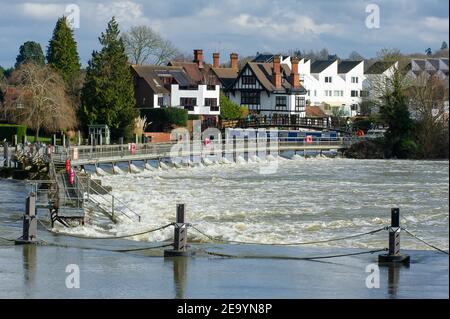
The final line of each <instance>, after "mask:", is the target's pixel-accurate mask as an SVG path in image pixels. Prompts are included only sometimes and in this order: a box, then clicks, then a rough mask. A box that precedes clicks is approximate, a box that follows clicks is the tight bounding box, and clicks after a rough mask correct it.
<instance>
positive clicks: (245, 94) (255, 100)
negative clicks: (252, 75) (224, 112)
mask: <svg viewBox="0 0 450 319" xmlns="http://www.w3.org/2000/svg"><path fill="white" fill-rule="evenodd" d="M241 104H242V105H249V104H253V105H259V104H260V95H259V92H251V91H242V92H241Z"/></svg>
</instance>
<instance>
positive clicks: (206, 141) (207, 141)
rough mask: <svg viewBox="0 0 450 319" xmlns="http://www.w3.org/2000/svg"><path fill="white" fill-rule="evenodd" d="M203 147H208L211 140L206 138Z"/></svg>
mask: <svg viewBox="0 0 450 319" xmlns="http://www.w3.org/2000/svg"><path fill="white" fill-rule="evenodd" d="M203 145H205V146H208V145H209V138H205V140H204V141H203Z"/></svg>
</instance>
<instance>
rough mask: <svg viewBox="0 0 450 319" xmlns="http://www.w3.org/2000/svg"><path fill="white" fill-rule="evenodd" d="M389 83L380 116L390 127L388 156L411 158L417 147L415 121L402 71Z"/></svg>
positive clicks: (386, 136)
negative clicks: (409, 107)
mask: <svg viewBox="0 0 450 319" xmlns="http://www.w3.org/2000/svg"><path fill="white" fill-rule="evenodd" d="M389 82H390V83H389V87H388V88H387V89H386V91H385V93H384V94H383V96H382V102H383V104H382V105H381V107H380V115H381V117H382V119H383V120H384V121H385V123H387V124H388V126H389V128H388V130H387V132H386V134H385V144H386V150H387V153H388V154H387V155H388V157H392V156H393V157H397V158H410V157H411V156H414V153H415V151H416V148H417V145H416V144H415V142H414V140H413V130H414V121H413V120H412V119H411V114H410V112H409V109H408V98H407V96H406V94H405V88H404V82H405V81H404V75H403V74H402V72H401V71H400V70H395V71H394V74H393V76H392V78H391V79H389Z"/></svg>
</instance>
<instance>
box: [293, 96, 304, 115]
mask: <svg viewBox="0 0 450 319" xmlns="http://www.w3.org/2000/svg"><path fill="white" fill-rule="evenodd" d="M305 105H306V104H305V98H304V97H301V96H296V97H295V111H296V112H301V111H304V108H305Z"/></svg>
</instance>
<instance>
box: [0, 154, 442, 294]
mask: <svg viewBox="0 0 450 319" xmlns="http://www.w3.org/2000/svg"><path fill="white" fill-rule="evenodd" d="M277 163H278V164H277V165H275V166H273V164H272V165H271V166H270V167H269V168H270V169H269V171H270V172H271V173H272V174H262V172H265V173H267V172H268V171H267V170H266V169H264V168H267V164H264V163H246V164H234V165H215V166H208V167H195V168H183V169H175V168H172V169H169V170H167V171H161V170H155V171H152V172H150V171H145V172H142V173H139V174H126V175H107V176H104V177H99V176H96V178H100V179H101V180H102V183H103V184H105V185H110V186H112V187H113V194H114V195H115V196H117V197H118V198H120V200H121V201H123V202H124V203H125V204H126V205H127V206H129V207H130V208H131V209H133V210H134V211H136V212H138V213H139V214H141V215H142V222H141V223H137V222H134V221H130V220H128V219H126V218H124V219H122V220H121V221H120V222H119V223H118V224H116V225H113V226H112V225H111V223H110V222H108V219H107V218H106V217H105V216H103V215H102V214H101V213H99V212H96V211H91V212H89V213H88V216H87V217H88V218H87V219H88V220H87V222H86V225H85V226H83V227H76V228H73V229H70V230H68V229H63V228H62V227H57V229H58V228H59V230H61V231H64V232H72V233H75V234H82V235H88V236H96V237H99V236H102V237H103V236H110V235H123V234H130V233H135V232H139V231H141V230H146V229H148V228H152V227H157V226H160V225H163V224H166V223H169V222H172V221H174V219H175V210H176V208H175V207H176V203H185V204H186V221H187V222H190V223H193V224H194V225H195V226H196V227H197V228H198V229H201V230H202V231H203V232H205V233H207V234H209V235H211V236H214V237H219V238H221V239H224V240H235V241H248V242H256V243H279V244H283V243H292V242H302V241H317V240H323V239H328V238H333V237H342V236H350V235H354V234H359V233H363V232H367V231H371V230H374V229H378V228H380V227H383V226H385V225H388V224H389V222H390V210H391V208H392V207H399V208H400V212H401V223H402V225H403V226H404V227H407V228H408V229H409V230H410V231H412V232H413V233H415V234H416V235H418V236H420V237H422V238H424V239H426V240H427V241H429V242H430V243H432V244H434V245H436V246H438V247H440V248H443V249H448V236H449V234H448V222H449V220H448V215H449V212H448V191H449V189H448V187H449V184H448V183H449V165H448V162H446V161H387V160H367V161H365V160H350V159H322V158H311V159H294V160H283V159H280V160H279V161H278V162H277ZM154 164H156V163H153V165H154ZM135 165H136V166H138V167H140V168H142V163H135ZM103 168H104V170H105V171H108V170H109V171H111V168H110V167H108V166H103ZM125 168H126V167H124V166H122V169H123V170H125ZM87 170H90V171H93V168H92V167H91V168H89V167H87ZM29 190H30V188H29V187H27V183H26V182H24V181H14V180H11V179H3V180H0V284H1V287H2V288H1V289H0V298H448V259H447V258H446V257H447V256H446V255H444V254H442V253H439V252H436V251H421V250H423V249H430V248H429V247H427V246H425V245H423V244H422V243H420V242H418V241H417V240H413V239H412V238H410V237H409V236H407V235H406V234H405V233H403V234H402V239H401V245H402V251H403V252H406V253H409V254H411V259H412V264H411V267H401V269H400V268H394V269H393V270H392V271H391V269H390V268H389V269H387V268H385V267H382V268H381V270H380V276H381V284H380V285H381V286H380V288H381V289H367V287H366V286H365V282H366V276H367V272H366V271H367V270H366V266H367V265H368V264H372V263H376V260H377V255H376V254H373V255H372V254H368V255H362V256H354V257H344V258H334V259H329V261H328V262H314V261H299V260H295V258H298V257H304V256H311V255H312V256H323V255H334V254H340V253H348V252H349V251H350V252H353V251H367V250H372V249H379V248H384V247H387V244H388V243H387V239H388V238H387V232H386V231H382V232H379V233H376V234H374V235H369V236H363V237H358V238H353V239H348V240H343V241H336V242H330V243H320V244H315V245H311V246H309V247H308V246H307V247H305V246H294V247H284V246H260V245H258V246H254V245H222V244H216V245H212V244H208V243H207V240H206V238H205V237H203V236H202V235H201V234H199V233H197V232H196V231H194V229H189V230H188V232H189V241H190V242H192V243H193V244H192V246H191V248H189V249H191V250H197V256H198V257H195V258H188V259H184V258H181V259H174V260H171V259H170V258H169V259H166V258H155V257H161V256H162V250H159V251H155V250H149V251H147V250H145V251H136V252H135V253H133V252H131V253H123V252H117V250H121V249H133V248H136V247H138V248H140V247H144V248H145V247H149V246H151V245H154V244H153V242H156V241H163V240H171V239H172V237H173V230H172V229H171V228H167V229H165V230H163V231H159V232H155V233H151V234H147V235H141V236H135V237H132V238H131V239H132V240H124V239H119V240H105V239H103V240H92V239H79V238H71V237H67V236H60V235H53V234H50V233H48V232H46V231H45V229H43V227H41V225H39V230H38V237H39V239H41V240H43V241H44V243H45V244H44V245H43V246H37V247H36V246H34V245H28V246H27V245H25V246H14V245H13V243H11V242H10V241H7V239H13V238H18V237H19V236H20V234H21V232H22V222H21V220H20V218H21V216H22V213H23V211H24V206H25V205H24V203H25V197H26V196H27V193H28V191H29ZM116 205H119V206H120V205H121V204H120V203H116ZM38 217H39V219H45V218H46V216H45V214H42V212H38ZM149 242H152V243H149ZM324 246H326V247H324ZM86 248H88V249H86ZM349 248H351V249H349ZM405 249H413V250H410V251H409V250H405ZM416 249H419V250H416ZM205 251H213V252H217V253H225V254H231V255H237V256H239V255H258V256H266V257H265V259H246V258H243V259H242V258H237V259H236V258H232V259H226V258H220V257H214V258H213V257H211V256H209V257H208V255H205ZM152 256H153V257H152ZM202 256H203V257H207V258H202ZM270 256H272V257H270ZM274 256H284V257H293V258H294V260H277V259H273V258H274ZM268 257H269V258H268ZM211 258H213V259H211ZM271 258H272V259H271ZM69 265H72V266H73V265H76V266H77V267H79V269H80V276H81V279H80V280H81V282H80V286H81V287H80V288H79V289H68V288H67V278H68V277H67V276H68V270H67V267H68V266H69Z"/></svg>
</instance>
